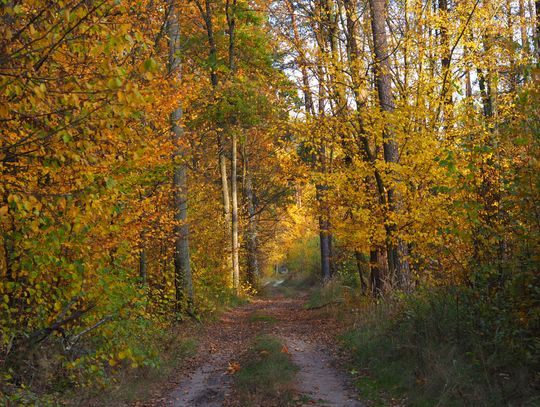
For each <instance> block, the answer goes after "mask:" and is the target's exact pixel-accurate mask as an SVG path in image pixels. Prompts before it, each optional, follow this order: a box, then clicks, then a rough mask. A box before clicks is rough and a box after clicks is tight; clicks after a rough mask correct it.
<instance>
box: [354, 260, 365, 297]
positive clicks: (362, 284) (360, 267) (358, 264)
mask: <svg viewBox="0 0 540 407" xmlns="http://www.w3.org/2000/svg"><path fill="white" fill-rule="evenodd" d="M354 258H355V260H356V269H357V270H358V277H359V278H360V289H361V290H362V295H366V291H367V284H366V279H365V278H364V262H365V260H364V255H363V254H362V253H361V252H360V250H355V251H354Z"/></svg>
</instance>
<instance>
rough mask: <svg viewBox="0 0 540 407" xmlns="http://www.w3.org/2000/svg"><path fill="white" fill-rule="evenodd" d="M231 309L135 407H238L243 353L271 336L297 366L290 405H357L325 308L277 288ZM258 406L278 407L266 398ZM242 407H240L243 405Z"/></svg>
mask: <svg viewBox="0 0 540 407" xmlns="http://www.w3.org/2000/svg"><path fill="white" fill-rule="evenodd" d="M272 291H274V292H273V293H272V294H271V295H270V296H266V297H262V298H256V299H254V300H253V301H252V302H250V303H249V304H245V305H242V306H240V307H237V308H234V309H232V310H229V311H227V312H225V313H224V314H222V315H221V317H220V318H219V320H217V321H215V322H211V323H209V324H204V325H201V326H200V327H199V328H198V332H196V335H197V337H198V343H199V346H198V351H197V354H196V355H195V356H194V357H193V358H191V359H190V360H189V361H187V363H185V364H184V366H183V367H182V368H180V369H179V370H178V371H177V372H176V373H175V374H174V375H173V377H172V379H170V380H169V382H167V383H165V384H164V385H163V386H162V388H161V389H160V390H159V394H155V395H154V397H153V398H152V399H151V400H150V401H147V402H145V403H136V404H135V406H152V407H157V406H173V407H181V406H189V407H203V406H204V407H219V406H225V407H230V406H240V405H242V403H241V402H240V401H239V396H238V394H237V391H236V390H235V386H234V374H235V373H236V371H237V370H239V369H241V368H242V366H241V363H242V359H241V355H242V353H243V352H245V351H246V350H247V349H248V348H249V347H250V345H251V344H252V343H253V341H254V339H255V338H257V337H260V336H261V335H271V336H272V337H275V338H277V339H278V340H279V341H280V342H281V343H283V344H284V345H285V346H284V349H283V351H284V352H286V353H288V354H289V355H290V358H291V360H292V362H293V363H294V364H295V365H296V366H297V368H298V373H297V374H296V377H295V380H294V383H291V386H292V388H293V389H292V393H293V396H292V398H291V405H294V406H314V405H315V406H316V405H319V406H333V407H361V406H362V405H363V404H362V403H361V402H359V401H358V396H357V394H356V392H355V390H354V387H353V386H352V383H351V381H350V378H349V377H348V375H347V373H346V372H345V368H344V367H343V366H345V363H344V361H343V360H342V359H341V357H340V353H339V351H338V348H337V336H338V335H339V334H340V332H342V331H343V323H342V322H338V321H337V320H336V318H335V317H334V316H332V314H331V313H329V312H326V311H325V310H322V309H318V310H308V309H306V307H305V306H304V305H305V303H306V301H307V294H305V293H302V294H298V293H295V295H294V298H290V297H286V296H284V295H283V294H282V293H280V292H279V290H272ZM239 355H240V356H239ZM257 405H258V406H262V405H264V406H276V407H277V406H278V405H282V402H277V401H276V400H275V399H274V400H272V399H271V398H270V397H267V399H265V400H263V401H262V402H261V401H260V400H259V401H258V402H257ZM242 407H244V406H243V405H242Z"/></svg>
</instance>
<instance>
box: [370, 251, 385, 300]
mask: <svg viewBox="0 0 540 407" xmlns="http://www.w3.org/2000/svg"><path fill="white" fill-rule="evenodd" d="M379 257H380V250H379V249H371V250H370V252H369V272H370V274H369V281H370V284H371V294H372V295H373V296H374V297H378V296H380V295H381V293H382V279H381V269H380V261H379Z"/></svg>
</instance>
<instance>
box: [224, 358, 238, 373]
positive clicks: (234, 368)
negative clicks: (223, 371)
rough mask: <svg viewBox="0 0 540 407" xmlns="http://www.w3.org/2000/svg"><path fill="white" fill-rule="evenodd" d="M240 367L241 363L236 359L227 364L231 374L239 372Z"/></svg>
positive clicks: (228, 371)
mask: <svg viewBox="0 0 540 407" xmlns="http://www.w3.org/2000/svg"><path fill="white" fill-rule="evenodd" d="M240 369H241V367H240V363H238V362H236V361H231V362H229V364H228V366H227V373H229V374H235V373H236V372H238V371H239V370H240Z"/></svg>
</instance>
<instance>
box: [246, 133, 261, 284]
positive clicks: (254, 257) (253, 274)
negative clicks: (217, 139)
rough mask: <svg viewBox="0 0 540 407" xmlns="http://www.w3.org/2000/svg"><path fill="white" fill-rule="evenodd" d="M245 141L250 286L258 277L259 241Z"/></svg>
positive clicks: (247, 247)
mask: <svg viewBox="0 0 540 407" xmlns="http://www.w3.org/2000/svg"><path fill="white" fill-rule="evenodd" d="M246 145H247V141H246V142H244V149H243V150H244V151H243V156H244V194H245V196H246V201H247V215H248V226H247V241H246V249H247V281H248V283H249V284H250V285H251V286H252V287H256V286H257V280H258V278H259V258H258V251H259V243H258V239H257V234H258V233H257V215H256V209H257V208H256V206H257V202H256V197H255V192H254V191H253V180H252V176H251V172H250V168H249V156H248V151H247V146H246Z"/></svg>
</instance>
